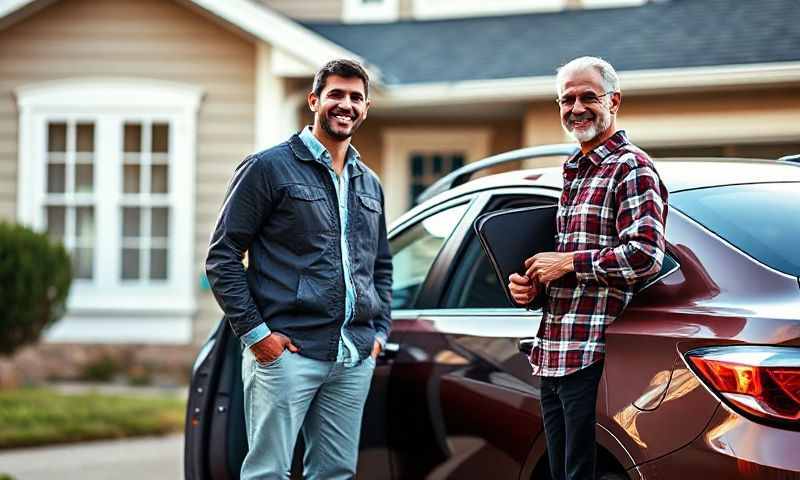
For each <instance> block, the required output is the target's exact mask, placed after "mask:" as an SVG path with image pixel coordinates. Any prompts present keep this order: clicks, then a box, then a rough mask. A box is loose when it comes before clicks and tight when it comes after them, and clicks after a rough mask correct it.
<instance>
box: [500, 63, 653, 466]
mask: <svg viewBox="0 0 800 480" xmlns="http://www.w3.org/2000/svg"><path fill="white" fill-rule="evenodd" d="M556 80H557V88H558V98H557V100H556V101H557V102H558V104H559V107H560V111H561V124H562V126H563V127H564V129H565V130H566V131H567V132H568V133H569V134H570V135H572V136H573V137H574V138H575V139H576V140H577V141H578V142H580V146H581V150H580V152H578V153H577V154H575V155H574V156H573V157H572V158H570V159H569V160H567V162H566V163H565V164H564V174H563V177H564V189H563V192H562V194H561V199H560V201H559V208H558V216H557V220H556V223H557V225H556V227H557V232H558V236H557V241H556V251H555V252H544V253H539V254H536V255H534V256H533V257H531V258H529V259H527V260H526V261H525V266H526V268H527V271H526V275H518V274H514V275H512V276H511V277H510V278H509V282H510V283H509V289H510V290H511V292H512V294H513V296H514V299H515V300H516V301H517V303H519V304H521V305H525V304H528V303H530V302H531V301H532V299H533V298H535V297H536V295H537V292H538V291H540V290H541V289H545V290H546V293H547V301H546V303H545V308H544V315H543V317H542V323H541V325H540V327H539V332H538V333H537V335H536V338H535V340H534V344H533V350H532V352H531V357H530V362H531V365H532V366H533V373H534V375H540V376H541V377H542V400H541V405H542V416H543V418H544V426H545V435H546V437H547V450H548V455H549V462H550V472H551V476H552V478H553V479H554V480H560V479H581V480H591V479H594V470H595V431H594V424H595V404H596V401H597V388H598V384H599V382H600V377H601V376H602V373H603V358H604V354H605V329H606V326H607V325H608V324H609V323H611V322H613V321H614V320H615V319H616V318H617V317H618V316H619V315H620V314H621V313H622V311H623V310H624V309H625V306H626V305H627V304H628V303H629V302H630V300H631V298H632V297H633V293H634V289H635V288H636V286H637V285H639V284H640V283H641V282H643V281H644V280H646V279H647V278H649V277H651V276H652V275H654V274H657V273H658V272H659V270H660V269H661V263H662V260H663V258H664V222H665V220H666V215H667V191H666V189H665V188H664V186H663V184H662V183H661V180H660V179H659V177H658V173H657V172H656V170H655V167H654V165H653V161H652V160H651V159H650V157H649V156H648V155H647V154H646V153H645V152H643V151H642V150H641V149H639V148H637V147H636V146H634V145H633V144H631V143H630V141H629V140H628V138H627V136H626V135H625V132H624V131H622V130H617V128H616V114H617V112H618V111H619V107H620V104H621V102H622V94H621V92H620V89H619V79H618V78H617V74H616V72H615V71H614V68H613V67H612V66H611V65H610V64H608V63H607V62H606V61H604V60H602V59H599V58H595V57H581V58H577V59H575V60H573V61H571V62H569V63H567V64H566V65H564V66H563V67H561V68H560V69H559V71H558V75H557V77H556Z"/></svg>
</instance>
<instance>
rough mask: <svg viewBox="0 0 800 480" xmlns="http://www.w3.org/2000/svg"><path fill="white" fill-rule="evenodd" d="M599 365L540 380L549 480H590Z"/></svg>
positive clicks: (599, 374)
mask: <svg viewBox="0 0 800 480" xmlns="http://www.w3.org/2000/svg"><path fill="white" fill-rule="evenodd" d="M602 374H603V362H602V361H600V362H596V363H593V364H592V365H590V366H588V367H586V368H584V369H582V370H578V371H577V372H575V373H572V374H569V375H566V376H564V377H542V418H543V419H544V433H545V435H546V436H547V455H548V459H549V461H550V476H551V477H552V479H553V480H594V475H595V457H596V455H595V434H594V424H595V420H596V414H595V407H596V403H597V387H598V385H599V384H600V377H601V376H602Z"/></svg>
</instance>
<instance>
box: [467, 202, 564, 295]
mask: <svg viewBox="0 0 800 480" xmlns="http://www.w3.org/2000/svg"><path fill="white" fill-rule="evenodd" d="M557 210H558V206H556V205H544V206H536V207H523V208H512V209H507V210H498V211H495V212H490V213H485V214H483V215H481V216H479V217H478V218H476V219H475V223H473V228H475V232H476V233H477V235H478V238H479V239H480V242H481V246H482V247H483V250H484V252H486V255H487V256H488V257H489V261H490V262H491V264H492V267H494V271H495V274H497V278H498V280H499V281H500V284H501V285H503V291H505V292H506V297H508V301H509V302H510V303H511V305H512V306H515V307H519V306H520V305H518V304H517V303H516V302H515V301H514V298H513V297H512V296H511V292H510V291H509V290H508V277H509V276H510V275H511V274H512V273H514V272H516V273H519V274H520V275H524V274H525V259H527V258H528V257H530V256H532V255H535V254H537V253H539V252H553V251H555V242H556V240H555V237H556V212H557ZM544 298H545V294H544V289H542V290H541V291H540V292H539V295H537V296H536V298H535V299H534V300H533V301H532V302H531V303H530V304H528V305H527V306H526V307H527V308H529V309H536V308H541V306H542V304H543V302H544Z"/></svg>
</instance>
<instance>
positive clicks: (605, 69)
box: [556, 57, 620, 95]
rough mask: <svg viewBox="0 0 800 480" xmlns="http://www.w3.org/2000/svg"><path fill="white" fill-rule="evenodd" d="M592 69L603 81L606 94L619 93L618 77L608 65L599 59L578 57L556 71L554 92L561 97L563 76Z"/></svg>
mask: <svg viewBox="0 0 800 480" xmlns="http://www.w3.org/2000/svg"><path fill="white" fill-rule="evenodd" d="M590 68H594V69H595V70H597V72H598V73H600V76H601V77H602V79H603V88H604V89H605V90H606V92H619V91H620V90H619V77H618V76H617V72H616V70H614V67H612V66H611V64H610V63H608V62H606V61H605V60H603V59H602V58H600V57H578V58H576V59H574V60H571V61H569V62H568V63H566V64H565V65H562V66H560V67H559V68H558V70H557V71H556V72H557V73H556V92H558V94H559V95H561V84H562V80H563V78H564V75H566V74H567V73H570V72H582V71H584V70H588V69H590Z"/></svg>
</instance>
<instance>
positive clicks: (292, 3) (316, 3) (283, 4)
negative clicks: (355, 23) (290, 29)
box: [261, 0, 342, 21]
mask: <svg viewBox="0 0 800 480" xmlns="http://www.w3.org/2000/svg"><path fill="white" fill-rule="evenodd" d="M261 3H263V4H264V5H266V6H268V7H270V8H272V9H273V10H275V11H276V12H280V13H282V14H284V15H286V16H287V17H290V18H296V19H298V20H314V21H341V19H342V0H302V1H298V0H261Z"/></svg>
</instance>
